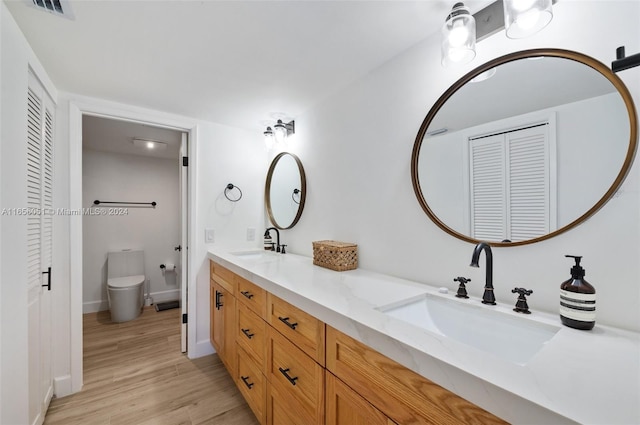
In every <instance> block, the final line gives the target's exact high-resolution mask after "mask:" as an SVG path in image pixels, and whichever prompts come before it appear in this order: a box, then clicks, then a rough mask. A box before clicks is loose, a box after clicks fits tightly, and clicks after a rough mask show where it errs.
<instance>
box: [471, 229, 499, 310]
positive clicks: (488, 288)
mask: <svg viewBox="0 0 640 425" xmlns="http://www.w3.org/2000/svg"><path fill="white" fill-rule="evenodd" d="M482 250H484V252H485V258H486V260H487V261H486V267H487V279H486V283H485V285H484V294H483V295H482V303H483V304H491V305H496V296H495V295H494V294H493V254H492V253H491V246H489V244H488V243H486V242H480V243H479V244H478V245H476V247H475V248H474V249H473V256H472V257H471V264H470V265H471V267H480V266H479V265H478V260H479V259H480V253H481V252H482Z"/></svg>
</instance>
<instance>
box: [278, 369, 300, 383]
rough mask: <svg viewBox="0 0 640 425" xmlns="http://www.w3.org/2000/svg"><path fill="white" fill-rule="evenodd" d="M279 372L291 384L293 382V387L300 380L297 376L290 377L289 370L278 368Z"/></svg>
mask: <svg viewBox="0 0 640 425" xmlns="http://www.w3.org/2000/svg"><path fill="white" fill-rule="evenodd" d="M278 370H279V371H280V373H281V374H283V375H284V377H285V378H287V380H289V382H291V385H295V384H296V380H297V379H298V377H297V376H289V374H288V373H287V372H289V369H283V368H281V367H279V368H278Z"/></svg>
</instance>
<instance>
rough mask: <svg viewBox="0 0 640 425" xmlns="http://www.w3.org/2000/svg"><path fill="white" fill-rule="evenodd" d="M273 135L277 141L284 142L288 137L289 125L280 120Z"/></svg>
mask: <svg viewBox="0 0 640 425" xmlns="http://www.w3.org/2000/svg"><path fill="white" fill-rule="evenodd" d="M273 135H274V137H275V139H276V143H278V144H282V143H284V140H285V139H286V138H287V127H286V126H285V125H284V124H283V123H282V120H278V122H277V123H276V125H274V126H273Z"/></svg>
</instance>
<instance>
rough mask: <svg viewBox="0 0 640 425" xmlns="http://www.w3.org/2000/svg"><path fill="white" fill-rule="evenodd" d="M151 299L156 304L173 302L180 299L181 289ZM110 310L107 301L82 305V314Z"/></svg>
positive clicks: (155, 295)
mask: <svg viewBox="0 0 640 425" xmlns="http://www.w3.org/2000/svg"><path fill="white" fill-rule="evenodd" d="M151 298H153V302H154V303H160V302H163V301H173V300H179V299H180V289H170V290H168V291H159V292H152V293H151ZM105 310H109V302H108V301H107V300H99V301H87V302H84V303H82V314H87V313H95V312H97V311H105Z"/></svg>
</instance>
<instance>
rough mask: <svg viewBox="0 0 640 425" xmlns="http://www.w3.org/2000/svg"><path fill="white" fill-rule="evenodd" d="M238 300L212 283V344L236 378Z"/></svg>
mask: <svg viewBox="0 0 640 425" xmlns="http://www.w3.org/2000/svg"><path fill="white" fill-rule="evenodd" d="M235 331H236V299H235V297H234V296H233V295H231V293H230V292H229V291H227V290H226V289H224V288H223V287H222V286H221V285H219V284H218V283H217V282H216V281H213V280H212V281H211V343H212V344H213V347H214V348H215V349H216V351H217V352H218V356H220V359H221V360H222V362H223V363H224V364H225V366H226V367H227V369H228V370H229V373H230V374H231V377H232V378H234V379H235V377H236V368H235V364H236V359H235V350H236V347H235V346H236V344H235Z"/></svg>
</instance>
